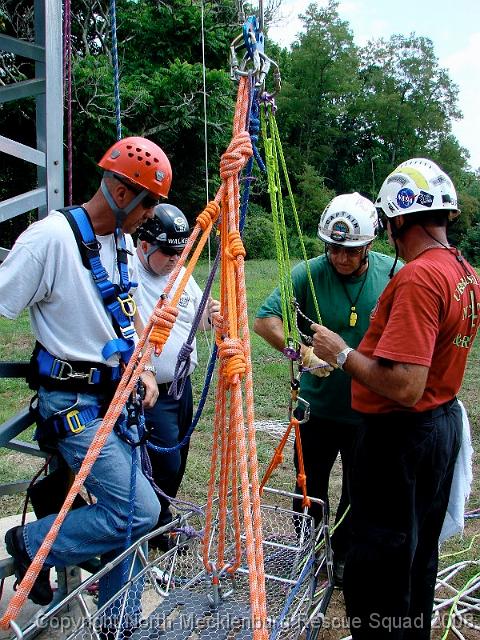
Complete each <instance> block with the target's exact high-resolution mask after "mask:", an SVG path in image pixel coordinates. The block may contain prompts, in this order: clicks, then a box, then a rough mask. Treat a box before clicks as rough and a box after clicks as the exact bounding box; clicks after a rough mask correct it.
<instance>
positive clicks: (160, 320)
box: [149, 306, 178, 356]
mask: <svg viewBox="0 0 480 640" xmlns="http://www.w3.org/2000/svg"><path fill="white" fill-rule="evenodd" d="M152 316H153V325H154V326H153V329H152V331H151V332H150V336H149V340H150V343H151V344H153V346H154V348H155V355H156V356H159V355H160V353H161V352H162V348H163V346H164V344H165V343H166V341H167V340H168V336H169V335H170V331H171V330H172V328H173V325H174V324H175V320H176V318H177V316H178V309H177V308H176V307H172V306H164V307H161V308H160V309H154V310H153V314H152Z"/></svg>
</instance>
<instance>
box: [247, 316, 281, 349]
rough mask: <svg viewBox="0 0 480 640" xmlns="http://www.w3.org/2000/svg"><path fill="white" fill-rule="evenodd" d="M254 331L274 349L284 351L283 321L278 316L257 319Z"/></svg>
mask: <svg viewBox="0 0 480 640" xmlns="http://www.w3.org/2000/svg"><path fill="white" fill-rule="evenodd" d="M253 330H254V331H255V333H258V335H259V336H261V337H262V338H263V339H264V340H266V341H267V342H268V344H269V345H271V346H272V347H273V348H274V349H277V351H283V349H284V347H285V336H284V334H283V321H282V319H281V318H279V317H278V316H269V317H268V318H255V322H254V323H253Z"/></svg>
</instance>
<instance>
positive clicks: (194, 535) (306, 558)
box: [18, 488, 331, 640]
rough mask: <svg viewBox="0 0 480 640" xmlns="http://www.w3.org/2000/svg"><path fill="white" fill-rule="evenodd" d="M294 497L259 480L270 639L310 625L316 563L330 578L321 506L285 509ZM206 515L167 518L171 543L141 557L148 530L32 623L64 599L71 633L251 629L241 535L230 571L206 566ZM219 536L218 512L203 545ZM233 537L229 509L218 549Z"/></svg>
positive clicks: (161, 634)
mask: <svg viewBox="0 0 480 640" xmlns="http://www.w3.org/2000/svg"><path fill="white" fill-rule="evenodd" d="M292 497H293V494H290V493H288V492H282V491H278V490H275V489H269V488H265V491H264V495H263V498H262V505H261V515H262V526H263V552H264V567H265V577H266V580H265V585H266V599H267V615H268V618H267V628H268V633H269V636H270V639H271V640H277V639H281V640H284V639H287V638H294V637H295V638H296V637H298V636H299V635H300V634H301V633H302V631H305V629H308V626H309V625H308V621H309V618H310V616H311V613H312V603H313V597H314V594H315V591H316V588H317V586H318V575H319V572H320V571H322V568H323V569H325V570H327V569H328V573H329V575H330V582H331V553H330V545H329V539H328V514H327V512H326V509H324V518H323V522H322V524H321V525H320V526H319V527H318V528H317V529H315V526H314V521H313V518H312V517H311V516H310V515H308V513H307V512H306V511H305V512H304V513H297V512H295V511H293V510H292V507H291V504H292ZM318 502H319V503H320V504H322V506H324V505H323V503H321V501H318ZM204 523H205V519H204V515H203V512H202V510H199V511H198V512H190V513H188V514H187V515H183V516H180V517H179V518H177V519H175V520H174V522H173V523H172V525H171V526H170V527H169V528H163V529H162V530H161V531H162V532H164V533H167V534H168V536H169V539H170V541H171V548H170V549H169V551H167V552H166V553H163V554H161V555H158V556H157V557H153V558H152V557H150V560H147V558H146V556H145V549H146V545H145V542H146V541H147V540H148V538H150V537H152V536H154V535H156V534H157V533H158V532H155V533H152V534H149V535H148V536H146V537H145V538H143V539H142V540H140V541H138V542H137V543H136V544H135V545H132V546H131V547H130V549H129V550H127V551H125V552H124V553H123V554H122V555H120V556H119V557H118V558H117V559H116V560H115V561H114V562H112V563H109V565H108V566H106V567H104V568H103V569H102V570H101V571H100V572H98V573H97V574H95V575H94V576H92V577H91V578H89V579H88V580H86V581H85V582H84V583H83V584H82V585H81V586H80V587H79V588H78V589H76V590H75V591H74V592H73V593H72V594H70V595H69V596H68V598H67V599H65V600H64V601H63V602H62V603H60V604H59V605H58V606H56V607H55V608H54V609H52V610H51V611H49V612H48V613H46V614H44V615H43V616H41V617H40V618H39V619H38V620H37V621H36V623H35V625H36V626H37V628H38V626H43V627H44V628H46V627H49V626H51V625H52V623H53V619H52V617H53V616H57V618H58V616H59V615H60V614H61V613H62V611H65V608H66V606H67V605H69V606H70V609H71V611H70V613H69V616H70V619H71V620H72V623H71V628H70V630H69V633H68V634H66V635H64V636H63V637H67V638H68V639H69V640H117V639H118V640H123V639H127V638H131V639H132V640H157V639H160V638H162V640H169V639H170V638H172V639H173V638H175V639H176V640H180V639H181V640H187V639H188V640H200V639H201V640H210V639H211V640H213V639H214V638H215V639H217V638H225V640H242V639H243V638H251V637H252V633H253V630H252V619H251V613H250V588H249V570H248V567H247V563H246V554H245V538H244V536H243V535H242V537H241V563H240V567H239V568H238V569H237V571H235V572H234V573H233V574H231V575H230V574H229V573H228V572H227V571H226V570H223V571H220V572H218V574H216V575H212V573H211V572H210V573H209V572H207V571H206V569H205V567H204V564H203V560H202V535H203V527H204ZM217 537H218V519H217V520H216V521H215V522H214V526H213V528H212V534H211V538H210V541H209V543H210V548H211V549H216V543H217ZM234 547H235V539H234V527H233V523H232V522H231V514H230V513H228V514H227V536H226V549H225V558H228V557H229V555H232V556H233V554H234ZM122 563H123V568H124V569H125V571H126V574H125V577H126V578H128V579H127V581H126V583H125V585H124V586H123V588H122V589H121V590H120V591H119V592H118V593H117V594H116V595H115V596H114V597H113V598H112V599H111V600H110V601H108V602H106V603H105V604H104V605H103V606H101V607H99V608H98V609H97V608H96V602H95V596H94V595H92V592H93V591H94V589H92V586H94V585H95V584H97V581H98V579H99V578H101V577H105V576H106V575H108V572H109V571H114V570H117V571H118V567H119V566H120V565H121V564H122ZM134 567H135V569H134ZM139 567H141V568H140V570H138V569H139ZM317 593H318V592H317ZM74 604H75V605H76V606H75V607H74V611H73V612H72V605H74ZM316 609H318V607H316ZM35 625H33V626H35ZM64 626H67V625H64ZM31 631H32V628H31V629H27V630H25V631H24V632H23V633H24V634H23V635H20V636H18V637H22V638H26V637H28V634H29V633H30V632H31Z"/></svg>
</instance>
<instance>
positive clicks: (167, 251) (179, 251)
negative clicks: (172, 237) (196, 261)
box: [158, 247, 183, 256]
mask: <svg viewBox="0 0 480 640" xmlns="http://www.w3.org/2000/svg"><path fill="white" fill-rule="evenodd" d="M158 248H159V250H160V251H161V252H162V253H163V254H164V255H166V256H180V255H182V252H183V247H182V248H181V249H173V248H171V247H158Z"/></svg>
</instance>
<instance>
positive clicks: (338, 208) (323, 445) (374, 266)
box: [254, 193, 393, 586]
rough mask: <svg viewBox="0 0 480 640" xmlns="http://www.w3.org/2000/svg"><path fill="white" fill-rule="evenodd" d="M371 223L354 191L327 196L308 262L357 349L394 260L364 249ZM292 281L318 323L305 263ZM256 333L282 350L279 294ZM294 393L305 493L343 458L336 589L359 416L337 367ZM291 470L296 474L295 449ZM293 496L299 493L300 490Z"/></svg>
mask: <svg viewBox="0 0 480 640" xmlns="http://www.w3.org/2000/svg"><path fill="white" fill-rule="evenodd" d="M377 226H378V216H377V212H376V210H375V207H374V205H373V203H372V202H370V200H368V199H367V198H364V197H363V196H361V195H359V194H358V193H351V194H344V195H340V196H337V197H335V198H333V200H332V201H331V202H330V203H329V204H328V206H327V207H326V208H325V210H324V212H323V213H322V215H321V217H320V222H319V225H318V237H319V238H320V239H321V240H323V241H324V242H325V254H324V255H321V256H319V257H317V258H314V259H312V260H310V261H309V266H310V271H311V274H312V280H313V285H314V290H315V296H316V298H317V301H318V305H319V308H320V315H321V318H322V322H323V323H324V325H325V326H327V327H329V328H331V329H332V330H333V331H336V332H338V333H340V335H342V336H343V337H344V339H345V340H346V341H348V342H349V343H351V344H355V345H358V344H359V342H360V340H361V339H362V337H363V334H364V333H365V331H366V330H367V327H368V323H369V317H370V312H371V310H372V309H373V307H374V306H375V304H376V302H377V299H378V297H379V295H380V293H381V292H382V291H383V289H384V287H385V286H386V284H387V282H388V274H389V272H390V270H391V269H392V267H393V259H392V258H390V257H388V256H385V255H382V254H380V253H377V252H374V251H370V247H371V244H372V241H373V239H374V238H375V235H376V232H377ZM292 280H293V288H294V295H295V299H296V301H297V303H298V305H299V308H300V310H301V312H302V313H303V314H305V315H306V316H307V317H309V318H312V319H313V318H316V310H315V304H314V299H313V296H312V294H311V290H310V286H309V283H308V277H307V269H306V265H305V264H299V265H298V266H296V267H295V268H294V269H293V271H292ZM297 320H298V324H299V328H300V330H301V332H302V333H303V334H307V335H311V330H310V326H309V325H310V323H309V322H308V321H306V320H305V318H303V317H302V316H301V315H300V314H299V315H298V317H297ZM254 330H255V331H256V332H257V333H258V334H259V335H261V336H262V337H263V338H265V340H267V342H268V343H269V344H271V345H272V346H273V347H275V348H276V349H278V350H279V351H282V350H283V348H284V347H285V344H284V332H283V320H282V308H281V301H280V294H279V290H278V289H276V290H275V291H274V292H273V293H272V294H271V295H270V297H269V298H267V300H266V301H265V302H264V304H263V306H262V307H261V308H260V310H259V311H258V313H257V318H256V319H255V324H254ZM302 354H303V364H304V365H305V366H307V367H309V368H311V367H314V366H315V365H316V364H318V360H317V359H316V358H315V356H314V355H313V354H312V347H308V348H307V347H306V346H302ZM300 395H301V397H302V398H304V399H305V400H306V401H307V402H308V403H309V404H310V419H309V420H308V422H306V423H303V424H301V425H300V430H301V443H302V450H303V457H304V463H305V473H306V476H307V493H308V495H309V496H312V497H316V498H321V499H322V500H327V498H328V485H329V478H330V472H331V470H332V467H333V464H334V462H335V460H336V458H337V455H338V453H340V455H341V458H342V468H343V480H342V494H341V498H340V502H339V505H338V507H337V514H336V521H337V522H340V520H341V519H342V518H343V520H342V521H341V523H340V524H339V526H338V527H337V529H336V530H335V534H334V536H333V537H332V546H333V551H334V577H335V581H336V583H337V585H338V586H341V583H342V576H343V565H344V561H345V556H346V553H347V551H348V548H349V540H350V516H349V513H348V506H349V503H350V500H349V495H348V485H347V481H346V477H347V471H348V467H349V460H350V455H351V447H352V442H353V437H354V433H355V429H356V426H357V424H358V417H357V416H356V414H355V412H354V411H352V409H351V406H350V379H349V376H347V375H346V374H345V373H344V372H343V371H342V370H341V366H340V367H339V368H338V369H336V370H335V371H332V367H328V368H318V369H313V370H312V371H311V372H307V373H303V374H302V376H301V379H300ZM297 417H301V416H300V415H298V416H297ZM295 466H296V469H297V473H298V470H299V469H298V461H297V455H296V452H295ZM296 491H297V493H300V489H299V487H298V486H297V487H296ZM294 508H295V509H297V510H301V500H296V501H294ZM310 512H311V514H312V515H313V517H314V518H315V521H316V524H319V522H320V519H321V510H320V508H319V506H318V505H317V504H315V503H313V504H312V507H311V509H310ZM345 514H346V515H345Z"/></svg>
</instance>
